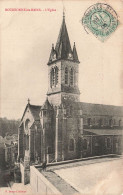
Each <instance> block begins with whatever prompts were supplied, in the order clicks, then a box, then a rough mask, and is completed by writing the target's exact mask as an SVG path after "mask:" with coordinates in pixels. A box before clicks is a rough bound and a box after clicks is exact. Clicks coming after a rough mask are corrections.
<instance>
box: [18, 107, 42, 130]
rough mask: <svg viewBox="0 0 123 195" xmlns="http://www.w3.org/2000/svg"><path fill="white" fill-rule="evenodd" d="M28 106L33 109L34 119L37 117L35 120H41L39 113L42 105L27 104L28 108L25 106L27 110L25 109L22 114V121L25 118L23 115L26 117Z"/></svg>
mask: <svg viewBox="0 0 123 195" xmlns="http://www.w3.org/2000/svg"><path fill="white" fill-rule="evenodd" d="M27 108H29V109H30V111H31V113H32V115H33V117H34V119H35V120H39V113H40V109H41V106H36V105H32V104H27V106H26V108H25V111H24V113H23V116H22V119H21V121H22V120H23V117H24V115H25V112H26V110H27ZM20 126H21V125H20Z"/></svg>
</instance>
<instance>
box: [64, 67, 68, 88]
mask: <svg viewBox="0 0 123 195" xmlns="http://www.w3.org/2000/svg"><path fill="white" fill-rule="evenodd" d="M65 84H68V68H67V67H66V68H65Z"/></svg>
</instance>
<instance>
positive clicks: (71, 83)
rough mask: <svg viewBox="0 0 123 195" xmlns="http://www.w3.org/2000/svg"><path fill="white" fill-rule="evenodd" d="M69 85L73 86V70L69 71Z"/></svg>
mask: <svg viewBox="0 0 123 195" xmlns="http://www.w3.org/2000/svg"><path fill="white" fill-rule="evenodd" d="M70 85H73V69H72V68H71V70H70Z"/></svg>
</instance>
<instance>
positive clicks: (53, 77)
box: [52, 68, 55, 86]
mask: <svg viewBox="0 0 123 195" xmlns="http://www.w3.org/2000/svg"><path fill="white" fill-rule="evenodd" d="M52 82H53V86H54V85H55V69H54V68H53V76H52Z"/></svg>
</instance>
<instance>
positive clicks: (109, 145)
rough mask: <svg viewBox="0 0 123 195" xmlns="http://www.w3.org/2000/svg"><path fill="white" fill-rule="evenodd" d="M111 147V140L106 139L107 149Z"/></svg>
mask: <svg viewBox="0 0 123 195" xmlns="http://www.w3.org/2000/svg"><path fill="white" fill-rule="evenodd" d="M110 147H111V139H110V138H109V137H108V138H107V148H110Z"/></svg>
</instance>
